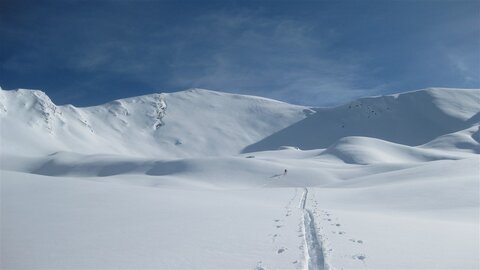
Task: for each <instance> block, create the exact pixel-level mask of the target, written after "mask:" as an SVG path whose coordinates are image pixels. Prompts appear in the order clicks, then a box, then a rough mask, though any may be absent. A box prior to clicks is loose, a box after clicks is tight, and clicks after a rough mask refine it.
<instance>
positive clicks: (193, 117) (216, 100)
mask: <svg viewBox="0 0 480 270" xmlns="http://www.w3.org/2000/svg"><path fill="white" fill-rule="evenodd" d="M311 113H313V111H312V110H310V109H309V108H306V107H302V106H296V105H290V104H286V103H283V102H278V101H274V100H270V99H265V98H260V97H251V96H241V95H233V94H226V93H219V92H214V91H208V90H201V89H193V90H187V91H183V92H178V93H172V94H170V93H168V94H167V93H165V94H152V95H146V96H139V97H133V98H127V99H121V100H116V101H112V102H109V103H107V104H103V105H100V106H94V107H87V108H77V107H74V106H72V105H66V106H57V105H55V104H54V103H53V102H52V101H51V100H50V99H49V98H48V96H47V95H46V94H45V93H43V92H41V91H33V90H23V89H21V90H14V91H3V90H2V91H1V92H0V117H1V120H2V125H1V126H2V130H3V131H2V152H3V153H9V154H25V153H36V154H50V153H53V152H57V151H72V152H78V153H83V154H98V153H109V154H126V155H135V156H143V157H145V156H146V157H157V158H175V157H189V156H215V155H225V154H236V153H238V152H240V151H241V149H243V148H244V147H245V146H247V145H249V144H252V143H255V142H257V141H258V140H261V139H263V138H264V137H266V136H269V135H271V134H272V133H274V132H276V131H278V130H281V129H283V128H286V127H288V126H289V125H291V124H293V123H295V122H298V121H300V120H302V119H304V118H305V117H306V116H307V115H309V114H311Z"/></svg>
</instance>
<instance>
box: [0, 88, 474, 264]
mask: <svg viewBox="0 0 480 270" xmlns="http://www.w3.org/2000/svg"><path fill="white" fill-rule="evenodd" d="M479 115H480V90H465V89H463V90H462V89H426V90H419V91H414V92H407V93H403V94H398V95H390V96H382V97H371V98H363V99H359V100H356V101H353V102H351V103H348V104H345V105H342V106H339V107H335V108H322V109H318V108H317V109H314V108H307V107H303V106H296V105H290V104H286V103H282V102H278V101H274V100H269V99H265V98H260V97H252V96H242V95H232V94H226V93H219V92H213V91H208V90H200V89H193V90H188V91H183V92H177V93H169V94H165V93H164V94H153V95H146V96H140V97H133V98H127V99H121V100H117V101H113V102H110V103H107V104H103V105H99V106H94V107H87V108H77V107H74V106H71V105H66V106H57V105H55V104H54V103H53V102H52V101H51V100H50V99H49V98H48V96H46V95H45V94H44V93H43V92H41V91H32V90H14V91H3V90H1V91H0V121H1V122H0V134H1V138H0V146H1V148H0V157H1V159H0V193H1V194H0V207H1V208H0V214H1V216H0V246H1V248H0V268H2V269H80V268H81V269H119V268H124V269H127V268H128V269H255V270H261V269H263V270H265V269H329V270H332V269H478V268H479V267H480V264H479V262H480V257H479V254H480V241H479V240H478V239H480V235H479V234H480V232H479V230H478V228H479V226H480V217H479V213H480V155H479V153H480V128H479V120H480V116H479Z"/></svg>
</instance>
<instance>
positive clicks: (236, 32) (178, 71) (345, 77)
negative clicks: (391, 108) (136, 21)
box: [172, 12, 378, 105]
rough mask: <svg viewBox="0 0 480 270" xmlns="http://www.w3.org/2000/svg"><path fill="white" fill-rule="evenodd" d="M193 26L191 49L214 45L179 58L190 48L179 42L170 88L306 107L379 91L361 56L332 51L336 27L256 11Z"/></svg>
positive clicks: (202, 20)
mask: <svg viewBox="0 0 480 270" xmlns="http://www.w3.org/2000/svg"><path fill="white" fill-rule="evenodd" d="M192 24H193V25H190V26H188V27H187V28H188V30H186V31H185V33H187V34H188V35H189V36H190V39H187V40H194V41H193V42H192V44H194V45H193V46H195V44H197V43H198V44H200V45H202V44H205V43H212V40H214V41H213V43H214V44H213V45H210V46H212V48H211V53H207V54H205V53H200V54H199V55H184V54H182V53H181V51H183V50H185V47H187V48H188V47H190V46H191V45H190V43H185V44H182V46H180V48H179V49H178V53H177V54H176V57H175V58H174V59H173V65H172V68H173V78H172V85H183V86H186V87H193V86H195V87H205V88H213V89H222V90H227V91H236V92H238V91H240V92H244V93H249V94H259V93H260V94H262V95H265V96H269V97H273V98H277V99H281V100H286V101H290V102H296V103H301V104H310V105H313V104H332V103H338V102H341V101H345V100H347V99H349V98H352V96H361V95H365V94H373V93H375V92H378V89H375V86H376V83H375V82H374V80H373V79H372V78H371V77H369V76H368V74H367V72H365V70H364V69H363V68H362V67H363V63H362V58H361V57H360V56H359V55H356V54H355V53H353V52H351V53H344V52H343V53H340V52H338V51H336V50H335V49H334V48H333V47H334V46H335V42H336V38H337V33H336V31H335V29H320V28H317V27H315V26H313V25H309V24H305V23H302V22H299V21H295V20H286V19H284V18H266V17H262V16H259V15H258V14H257V13H255V12H251V13H249V12H242V13H235V14H232V13H225V12H224V13H215V14H208V15H204V16H200V17H198V18H197V19H196V20H195V21H193V22H192ZM178 30H180V29H178ZM182 32H183V31H182ZM204 42H205V43H204ZM187 50H192V48H188V49H187ZM185 70H189V72H188V73H185V72H184V71H185Z"/></svg>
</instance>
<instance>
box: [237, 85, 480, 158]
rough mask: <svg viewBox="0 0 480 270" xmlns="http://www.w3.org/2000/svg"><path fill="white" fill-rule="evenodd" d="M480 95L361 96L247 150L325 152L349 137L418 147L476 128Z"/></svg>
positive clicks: (428, 92)
mask: <svg viewBox="0 0 480 270" xmlns="http://www.w3.org/2000/svg"><path fill="white" fill-rule="evenodd" d="M479 108H480V91H479V90H465V89H437V88H431V89H425V90H419V91H413V92H407V93H403V94H396V95H389V96H380V97H369V98H362V99H359V100H356V101H353V102H350V103H348V104H345V105H343V106H339V107H336V108H327V109H317V113H315V114H312V115H311V116H310V117H307V118H306V119H304V120H302V121H300V122H298V123H295V124H294V125H291V126H289V127H287V128H285V129H282V130H281V131H279V132H276V133H275V134H272V135H271V136H268V137H267V138H265V139H263V140H261V141H259V142H257V143H254V144H252V145H250V146H248V147H247V148H245V150H244V152H252V151H259V150H272V149H277V148H278V147H279V146H282V145H293V146H297V147H299V148H301V149H316V148H327V147H329V146H330V145H332V144H334V143H335V142H336V141H338V140H339V139H341V138H343V137H347V136H364V137H372V138H378V139H382V140H385V141H390V142H395V143H400V144H404V145H409V146H416V145H421V144H424V143H427V142H429V141H431V140H434V139H436V138H437V137H439V136H442V135H446V134H449V133H454V132H457V131H460V130H464V129H467V128H471V127H472V126H478V123H479V121H480V113H479Z"/></svg>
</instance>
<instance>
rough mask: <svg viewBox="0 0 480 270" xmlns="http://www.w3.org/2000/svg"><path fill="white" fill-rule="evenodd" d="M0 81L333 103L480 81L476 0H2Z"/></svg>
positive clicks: (88, 90)
mask: <svg viewBox="0 0 480 270" xmlns="http://www.w3.org/2000/svg"><path fill="white" fill-rule="evenodd" d="M0 37H1V45H0V46H1V50H0V86H2V87H3V88H4V89H13V88H32V89H41V90H43V91H45V92H46V93H47V94H48V95H49V96H50V97H51V99H52V100H53V101H54V102H55V103H57V104H66V103H71V104H74V105H76V106H88V105H96V104H101V103H104V102H107V101H110V100H113V99H118V98H124V97H129V96H136V95H143V94H149V93H154V92H173V91H179V90H184V89H187V88H193V87H197V88H206V89H212V90H219V91H225V92H232V93H241V94H251V95H259V96H265V97H270V98H274V99H279V100H282V101H286V102H290V103H296V104H303V105H315V106H329V105H335V104H339V103H342V102H346V101H348V100H351V99H353V98H356V97H360V96H368V95H379V94H389V93H396V92H403V91H408V90H414V89H420V88H425V87H458V88H480V76H479V74H480V49H479V48H480V1H478V0H474V1H461V0H459V1H453V0H452V1H441V0H438V1H406V0H405V1H370V0H362V1H346V0H340V1H273V0H270V1H228V0H223V1H200V0H194V1H133V0H132V1H23V0H2V1H0Z"/></svg>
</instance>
